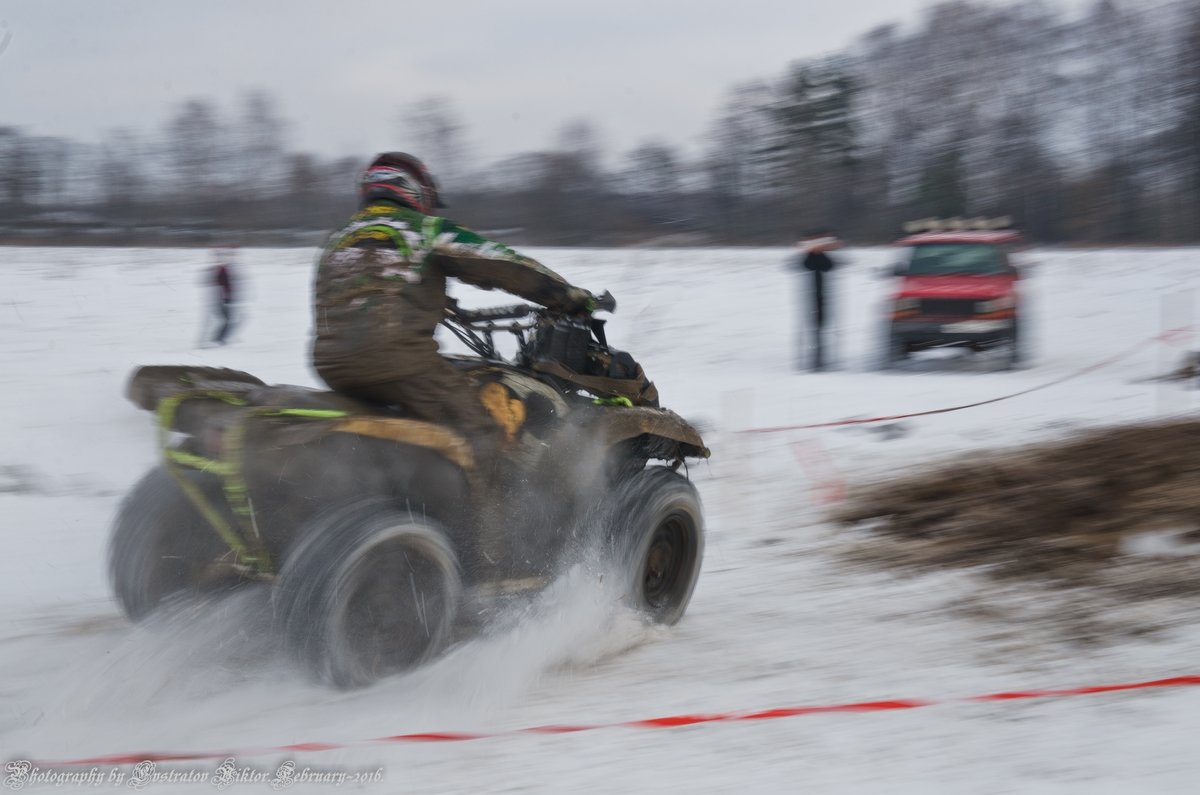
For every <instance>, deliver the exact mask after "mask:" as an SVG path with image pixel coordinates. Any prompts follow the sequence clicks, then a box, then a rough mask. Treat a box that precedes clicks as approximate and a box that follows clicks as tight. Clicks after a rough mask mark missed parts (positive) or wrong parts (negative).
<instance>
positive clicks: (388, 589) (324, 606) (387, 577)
mask: <svg viewBox="0 0 1200 795" xmlns="http://www.w3.org/2000/svg"><path fill="white" fill-rule="evenodd" d="M299 538H300V541H299V542H298V544H297V546H296V547H295V548H294V549H293V550H292V551H291V552H290V553H289V555H288V557H287V559H286V560H285V561H284V564H283V567H282V570H281V571H280V574H279V578H278V580H277V581H276V585H275V588H274V592H273V594H272V602H273V604H274V606H275V615H276V619H277V621H278V625H279V627H280V628H281V630H282V636H283V643H284V647H285V648H286V650H287V652H288V654H289V655H290V656H291V657H292V658H293V659H294V660H295V661H296V662H298V663H299V664H300V665H301V666H302V667H303V668H305V669H306V670H307V672H308V673H309V674H310V675H311V676H312V677H313V678H314V679H315V680H316V681H318V682H320V683H322V684H326V685H331V686H333V687H337V688H341V689H351V688H357V687H365V686H366V685H369V684H371V683H372V682H375V681H376V680H378V679H381V678H383V677H385V676H389V675H391V674H395V673H399V672H402V671H405V670H408V669H411V668H414V667H416V666H418V665H420V664H421V663H423V662H425V661H426V660H428V659H430V658H431V657H433V656H434V655H435V654H437V653H438V652H440V651H442V649H443V648H444V647H445V646H446V644H447V643H448V641H449V637H450V634H451V630H452V629H453V625H454V619H455V614H456V611H457V608H458V603H459V601H460V598H461V591H462V586H461V582H460V577H459V568H458V560H457V558H456V557H455V555H454V552H453V551H452V549H451V547H450V544H449V542H448V541H447V540H446V535H445V533H444V532H443V531H442V529H441V527H440V526H439V525H438V524H437V523H436V522H434V521H432V520H430V519H426V518H417V517H414V516H412V515H411V514H410V513H409V512H407V511H404V510H399V509H397V508H396V507H395V503H393V502H390V501H388V500H383V499H378V498H369V499H359V500H355V501H352V502H349V503H344V504H342V505H340V506H334V507H333V508H331V509H329V510H326V511H324V512H322V513H319V514H317V515H316V516H314V517H313V518H312V519H311V520H309V522H308V523H307V525H306V526H305V527H303V528H301V529H300V531H299Z"/></svg>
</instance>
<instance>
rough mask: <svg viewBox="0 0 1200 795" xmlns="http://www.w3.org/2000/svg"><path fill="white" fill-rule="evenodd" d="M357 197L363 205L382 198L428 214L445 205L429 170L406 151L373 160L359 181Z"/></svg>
mask: <svg viewBox="0 0 1200 795" xmlns="http://www.w3.org/2000/svg"><path fill="white" fill-rule="evenodd" d="M358 194H359V198H360V199H361V201H362V203H363V204H364V205H366V204H369V203H370V202H372V201H378V200H380V199H383V200H386V201H394V202H399V203H400V204H403V205H405V206H407V207H411V208H412V209H414V210H416V211H417V212H419V213H424V214H425V215H430V214H431V213H432V212H433V210H434V208H436V207H445V206H446V205H445V204H443V203H442V200H441V198H440V197H439V196H438V189H437V183H435V182H434V181H433V176H432V175H431V174H430V173H429V169H427V168H425V164H424V163H422V162H421V161H420V160H418V159H417V158H415V157H413V156H412V155H409V154H405V153H404V152H384V153H383V154H381V155H379V156H377V157H376V158H375V159H374V160H372V161H371V164H370V165H369V166H367V168H366V170H365V171H363V174H362V177H361V178H360V179H359V181H358Z"/></svg>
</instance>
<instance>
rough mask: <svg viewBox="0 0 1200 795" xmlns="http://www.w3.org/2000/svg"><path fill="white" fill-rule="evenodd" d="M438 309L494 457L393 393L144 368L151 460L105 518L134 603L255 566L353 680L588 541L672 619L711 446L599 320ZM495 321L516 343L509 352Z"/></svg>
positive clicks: (447, 631)
mask: <svg viewBox="0 0 1200 795" xmlns="http://www.w3.org/2000/svg"><path fill="white" fill-rule="evenodd" d="M601 304H602V306H601V308H605V309H608V310H609V311H612V309H613V308H615V302H613V301H612V300H611V297H610V296H607V294H605V297H604V300H603V301H602V302H601ZM443 323H444V325H445V326H446V327H447V328H449V330H450V331H452V332H453V333H454V334H455V335H456V336H457V337H458V338H459V339H461V340H462V341H463V342H464V343H465V344H466V345H467V346H468V348H469V349H470V350H471V351H472V352H473V354H474V355H471V356H451V357H447V358H448V359H449V360H450V361H452V362H453V363H454V364H455V365H456V366H458V367H461V368H462V369H463V370H464V371H466V372H467V373H468V374H469V375H470V376H471V377H472V378H473V379H474V380H475V382H476V383H478V384H479V385H480V395H481V399H482V400H483V402H484V404H485V405H486V406H487V407H488V409H489V411H490V412H491V413H492V415H493V417H495V418H496V420H497V422H498V423H499V424H500V426H501V427H502V429H503V431H504V437H505V443H504V448H503V450H502V451H501V453H500V454H499V455H498V456H494V457H493V459H488V460H487V461H484V460H477V459H476V451H475V449H474V448H473V446H472V445H471V443H470V442H469V440H468V439H466V438H464V437H463V436H462V435H460V434H459V433H458V432H457V431H456V430H454V429H453V428H451V427H447V426H443V425H439V424H435V423H429V422H423V421H420V420H417V419H414V418H412V417H411V416H406V415H405V413H404V410H403V408H402V407H395V406H382V405H376V404H370V403H366V402H362V401H358V400H355V399H352V398H348V397H345V396H343V395H340V394H337V393H333V392H327V391H319V390H313V389H308V388H303V387H297V386H286V385H274V386H269V385H267V384H265V383H264V382H262V381H260V380H259V379H258V378H255V377H254V376H252V375H250V374H248V373H244V372H241V371H237V370H229V369H223V368H203V367H187V366H147V367H141V368H138V369H137V370H135V371H134V373H133V375H132V377H131V379H130V381H129V384H128V387H127V393H126V394H127V397H129V399H130V400H132V401H133V402H134V403H135V404H136V405H138V406H140V407H141V408H143V409H147V410H150V411H153V412H155V414H156V417H157V421H158V427H159V435H160V444H161V447H162V450H163V460H162V463H161V465H159V466H157V467H155V468H154V469H152V470H151V471H150V472H149V473H147V474H146V475H145V476H144V477H143V478H142V480H141V481H140V482H139V483H138V484H137V485H136V486H135V487H134V488H133V489H132V491H131V492H130V493H129V494H128V495H127V496H126V498H125V500H124V502H123V503H122V505H121V508H120V510H119V512H118V515H117V517H116V520H115V524H114V528H113V532H112V539H111V544H110V550H109V568H110V576H111V581H112V585H113V589H114V591H115V594H116V598H117V601H118V602H119V603H120V605H121V607H122V608H123V609H124V611H125V613H126V614H127V615H128V616H129V617H130V618H131V619H132V620H134V621H138V620H141V619H143V618H145V617H147V616H148V615H150V614H151V613H152V612H154V611H155V610H156V609H157V608H159V607H160V606H162V605H164V604H165V603H167V602H171V601H174V600H176V599H179V598H186V597H197V596H205V595H211V594H217V593H221V592H225V591H229V590H232V589H236V588H239V587H242V586H245V585H247V584H250V583H255V582H265V583H268V584H269V586H270V598H271V601H272V612H273V615H274V617H275V622H276V626H277V629H278V631H279V632H280V633H281V637H282V641H283V645H284V647H285V648H286V649H287V650H288V651H289V653H290V654H291V656H292V657H293V658H294V659H295V660H297V661H298V662H299V663H300V664H301V665H302V667H304V668H305V669H306V670H307V671H308V673H309V674H310V675H312V676H313V677H314V678H316V679H317V680H319V681H321V682H323V683H326V684H331V685H333V686H337V687H343V688H349V687H360V686H364V685H367V684H369V683H371V682H373V681H375V680H377V679H379V678H381V677H383V676H387V675H389V674H392V673H396V672H400V671H403V670H407V669H410V668H412V667H414V666H417V665H419V664H421V663H424V662H426V661H428V660H430V659H431V658H432V657H434V656H436V655H437V654H439V653H440V652H441V651H443V650H444V649H445V648H446V647H447V646H448V645H449V644H450V643H451V642H453V641H454V640H455V639H456V638H458V637H461V636H463V635H466V634H469V632H470V631H472V630H473V629H478V625H479V624H480V622H481V621H482V620H483V619H482V618H481V617H482V616H486V615H487V610H486V609H485V608H484V607H481V605H486V604H487V603H489V600H490V601H491V602H495V601H496V600H497V599H503V598H506V597H508V596H511V595H512V594H523V593H530V592H536V591H538V590H539V589H541V588H543V587H544V586H546V585H548V584H549V582H550V581H551V579H552V578H553V576H554V574H555V573H556V571H558V570H560V567H561V565H562V564H563V562H564V560H566V559H567V558H568V557H570V556H571V555H574V554H580V552H581V550H587V549H590V550H592V551H595V550H600V552H601V555H602V556H603V558H604V559H605V563H606V565H607V566H608V567H609V568H610V569H615V570H616V573H617V576H618V578H619V579H618V583H619V587H620V589H621V593H622V594H623V598H624V601H625V603H626V604H627V605H628V606H629V607H631V608H633V609H635V610H637V611H639V612H640V613H642V614H643V615H644V616H645V617H646V618H647V620H649V621H652V622H656V623H661V624H674V623H675V622H677V621H678V620H679V619H680V618H681V617H682V615H683V613H684V611H685V610H686V608H687V605H688V602H689V601H690V599H691V595H692V591H693V589H694V588H695V585H696V580H697V577H698V576H699V572H700V564H701V559H702V556H703V552H704V519H703V515H702V512H701V506H700V500H699V497H698V495H697V492H696V489H695V487H694V486H693V485H692V483H691V482H690V481H689V480H688V479H687V478H686V477H685V476H684V475H683V474H680V472H679V471H678V470H679V468H680V465H681V464H683V463H684V462H685V460H686V459H689V458H707V457H708V455H709V451H708V449H707V448H706V447H705V446H704V443H703V441H702V439H701V438H700V435H699V434H698V433H697V432H696V430H695V429H694V428H692V427H691V426H690V425H689V424H688V423H687V422H686V421H684V420H683V419H682V418H681V417H679V416H678V415H677V414H675V413H674V412H671V411H669V410H667V409H663V408H659V407H658V405H657V395H656V393H655V392H654V390H653V385H651V384H649V382H648V381H646V380H645V379H644V377H643V375H642V373H641V369H640V367H637V366H636V364H635V363H633V362H632V359H630V358H629V357H628V356H627V355H626V354H622V353H620V352H618V351H613V350H611V349H610V348H609V347H608V345H607V342H606V340H605V336H604V327H603V321H600V320H596V319H592V318H575V317H566V316H560V315H556V314H554V313H552V312H550V311H548V310H545V309H541V308H537V307H533V306H528V305H515V306H510V307H502V308H497V309H489V310H483V311H467V310H463V309H459V308H458V307H457V305H454V304H452V305H451V306H450V307H449V308H448V309H447V310H446V316H445V318H444V321H443ZM497 333H508V334H511V335H512V336H513V337H514V338H515V343H516V353H515V355H514V356H512V358H511V360H510V359H506V358H505V357H504V356H502V355H501V354H500V353H499V352H498V351H497V346H496V343H495V335H496V334H497ZM489 461H490V462H491V463H490V464H489ZM685 472H686V469H685Z"/></svg>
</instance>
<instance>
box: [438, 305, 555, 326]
mask: <svg viewBox="0 0 1200 795" xmlns="http://www.w3.org/2000/svg"><path fill="white" fill-rule="evenodd" d="M537 309H538V308H537V307H536V306H531V305H530V304H513V305H512V306H492V307H487V308H486V309H463V308H462V307H460V306H459V305H458V304H457V303H452V304H451V305H450V307H449V308H448V309H447V310H446V314H447V315H449V316H450V317H456V318H458V319H459V320H461V321H463V322H464V323H486V322H489V321H494V320H517V319H519V318H523V317H528V316H529V315H531V314H533V313H534V312H536V311H537Z"/></svg>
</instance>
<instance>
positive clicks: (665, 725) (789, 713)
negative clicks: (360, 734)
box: [33, 676, 1200, 768]
mask: <svg viewBox="0 0 1200 795" xmlns="http://www.w3.org/2000/svg"><path fill="white" fill-rule="evenodd" d="M1196 686H1200V676H1173V677H1169V678H1166V679H1152V680H1149V681H1145V682H1125V683H1121V684H1112V685H1091V686H1085V687H1070V688H1055V689H1049V690H1012V691H1003V692H999V693H987V694H985V695H981V696H969V697H966V698H951V699H945V700H942V701H938V700H927V699H888V700H884V701H859V702H851V703H848V704H827V705H823V706H807V707H779V708H775V709H765V710H758V711H754V712H716V713H711V714H694V715H667V716H664V717H660V718H643V719H641V720H631V721H623V722H620V723H597V724H577V725H570V724H566V725H562V724H549V725H545V726H530V727H527V728H524V729H510V730H508V731H498V732H455V731H449V732H418V733H412V734H394V735H391V736H389V737H376V738H374V739H371V740H361V741H358V742H345V743H327V742H309V743H293V744H291V745H278V746H273V747H270V748H242V749H237V750H226V751H192V752H187V751H143V752H141V753H132V754H130V753H125V754H110V755H106V756H93V757H89V758H87V759H65V760H58V761H47V762H35V763H33V764H35V765H37V766H38V767H42V768H55V767H78V766H81V765H88V766H97V765H136V764H137V763H138V762H146V761H149V762H192V761H197V760H206V759H228V758H230V757H235V758H236V757H249V756H266V755H268V754H279V753H288V752H296V751H299V752H312V753H315V752H318V751H332V750H335V749H344V748H364V747H369V746H374V745H380V744H384V743H412V742H441V743H453V742H466V741H468V740H486V739H494V738H499V737H516V736H519V735H522V734H575V733H579V732H590V731H599V730H601V729H674V728H679V727H683V726H696V725H701V724H709V723H733V722H741V721H764V720H779V719H781V718H795V717H800V716H803V715H828V714H837V713H852V714H859V713H867V712H892V711H897V710H906V709H920V708H922V707H935V706H944V705H948V704H972V703H978V702H989V701H990V702H1009V701H1029V700H1034V699H1050V698H1067V697H1071V696H1091V695H1099V694H1103V693H1117V692H1122V691H1128V690H1148V689H1153V688H1167V687H1196Z"/></svg>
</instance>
